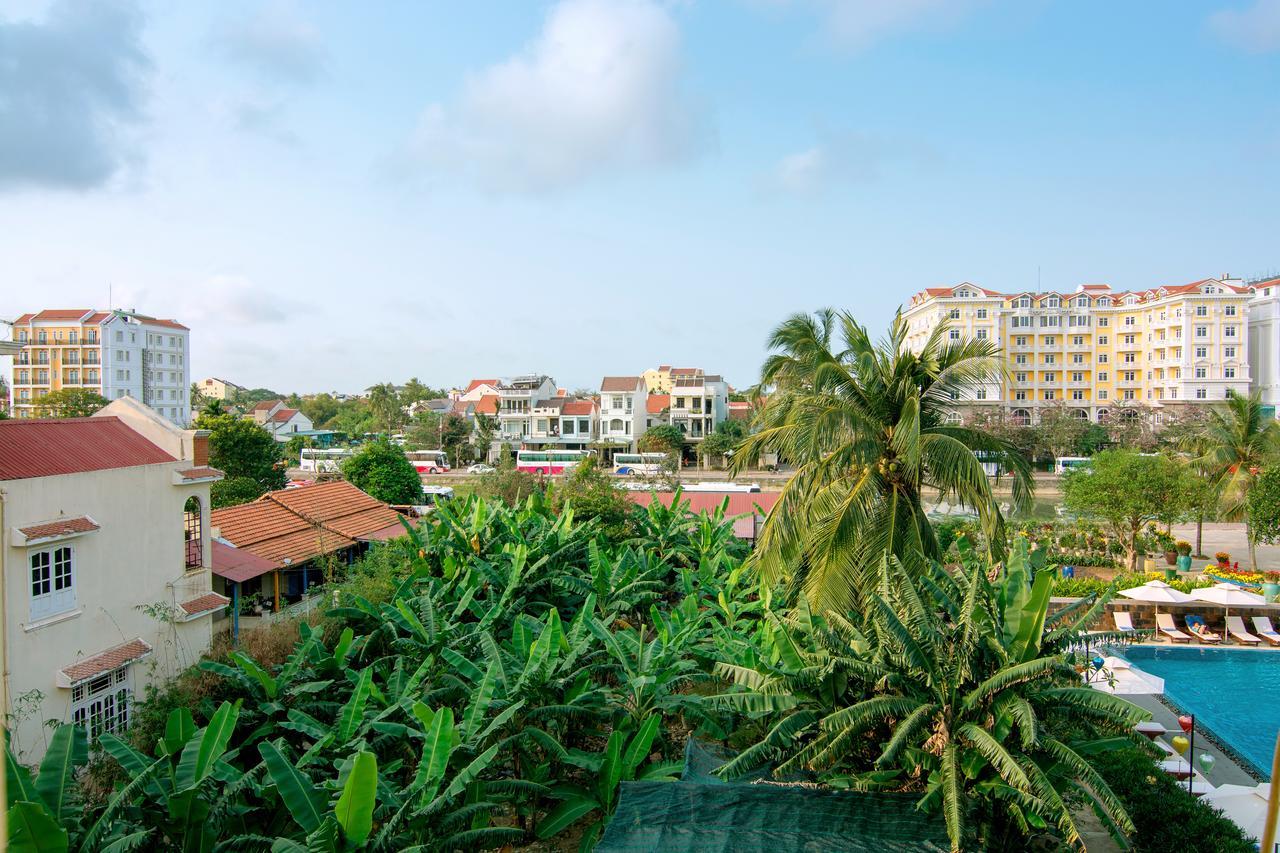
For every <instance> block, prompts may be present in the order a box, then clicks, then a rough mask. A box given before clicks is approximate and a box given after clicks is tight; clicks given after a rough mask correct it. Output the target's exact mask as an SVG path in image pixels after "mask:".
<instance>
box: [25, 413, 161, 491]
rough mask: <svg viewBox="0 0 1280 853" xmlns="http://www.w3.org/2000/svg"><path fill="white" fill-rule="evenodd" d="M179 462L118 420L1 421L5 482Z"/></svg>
mask: <svg viewBox="0 0 1280 853" xmlns="http://www.w3.org/2000/svg"><path fill="white" fill-rule="evenodd" d="M177 461H178V460H177V459H175V458H174V457H172V456H170V455H169V454H168V453H165V452H164V451H163V450H161V449H160V448H159V447H157V446H156V445H155V444H152V443H151V442H150V441H148V440H147V439H146V438H144V437H143V436H142V434H141V433H138V432H135V431H134V430H132V429H130V428H129V426H128V425H127V424H126V423H125V422H124V421H122V420H120V419H119V418H117V417H110V416H106V417H94V418H63V419H50V420H41V419H30V420H28V419H23V418H15V419H12V420H4V421H0V480H25V479H28V478H32V477H52V476H55V475H58V474H81V473H84V472H86V471H105V470H108V469H111V468H133V467H135V466H138V465H155V464H157V463H160V462H177Z"/></svg>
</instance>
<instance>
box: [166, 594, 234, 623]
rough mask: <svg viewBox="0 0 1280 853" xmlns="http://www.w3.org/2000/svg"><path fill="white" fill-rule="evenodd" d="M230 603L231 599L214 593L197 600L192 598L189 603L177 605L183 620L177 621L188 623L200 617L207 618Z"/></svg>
mask: <svg viewBox="0 0 1280 853" xmlns="http://www.w3.org/2000/svg"><path fill="white" fill-rule="evenodd" d="M230 603H231V599H229V598H227V597H226V596H225V595H218V594H217V593H216V592H207V593H205V594H204V595H202V596H200V597H199V598H193V599H191V600H190V601H184V602H182V603H181V604H179V605H178V609H180V610H181V611H182V612H183V618H182V619H180V620H179V621H181V622H190V621H191V620H192V619H198V618H199V617H201V616H207V615H208V614H210V613H215V612H217V611H219V610H221V609H222V608H224V607H226V606H227V605H228V604H230Z"/></svg>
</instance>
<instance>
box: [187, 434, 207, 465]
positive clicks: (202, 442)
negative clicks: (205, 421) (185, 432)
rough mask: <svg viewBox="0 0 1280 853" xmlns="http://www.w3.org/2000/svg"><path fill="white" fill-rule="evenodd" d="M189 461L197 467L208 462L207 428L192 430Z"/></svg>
mask: <svg viewBox="0 0 1280 853" xmlns="http://www.w3.org/2000/svg"><path fill="white" fill-rule="evenodd" d="M191 462H192V464H194V465H195V466H196V467H197V468H202V467H204V466H205V465H208V464H209V430H207V429H198V430H194V431H193V432H192V435H191Z"/></svg>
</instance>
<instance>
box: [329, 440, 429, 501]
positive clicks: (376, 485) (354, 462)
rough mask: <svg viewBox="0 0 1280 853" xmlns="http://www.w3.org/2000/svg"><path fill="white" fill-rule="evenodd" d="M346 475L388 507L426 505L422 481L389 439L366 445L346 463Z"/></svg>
mask: <svg viewBox="0 0 1280 853" xmlns="http://www.w3.org/2000/svg"><path fill="white" fill-rule="evenodd" d="M342 474H343V476H345V477H346V478H347V480H349V481H350V482H351V484H352V485H354V486H355V487H356V488H358V489H360V490H362V491H364V492H368V493H369V494H370V495H373V496H374V497H375V498H377V499H378V500H380V501H383V502H384V503H389V504H418V503H421V502H422V479H421V478H420V477H419V476H418V472H417V470H416V469H415V468H414V467H413V463H412V462H410V461H409V459H408V457H406V456H405V455H404V451H403V450H401V449H400V448H399V447H397V446H396V445H394V444H392V443H391V442H390V441H387V440H385V439H379V440H377V441H372V442H370V443H368V444H366V445H365V446H364V447H362V448H360V449H359V450H358V451H356V453H355V454H354V455H352V456H351V457H349V458H347V459H346V460H345V461H343V463H342Z"/></svg>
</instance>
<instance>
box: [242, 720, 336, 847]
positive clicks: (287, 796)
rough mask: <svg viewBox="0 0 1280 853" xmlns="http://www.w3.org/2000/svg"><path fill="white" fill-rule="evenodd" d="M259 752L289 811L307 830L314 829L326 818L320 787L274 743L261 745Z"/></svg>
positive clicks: (308, 831) (309, 831) (259, 745)
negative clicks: (318, 788) (317, 788)
mask: <svg viewBox="0 0 1280 853" xmlns="http://www.w3.org/2000/svg"><path fill="white" fill-rule="evenodd" d="M258 752H259V754H261V755H262V760H263V762H265V763H266V765H267V773H268V774H269V775H270V776H271V781H272V782H274V783H275V786H276V790H278V791H279V792H280V799H281V800H282V801H284V804H285V806H286V807H287V808H288V809H289V814H291V815H293V819H294V820H295V821H297V822H298V826H300V827H302V829H303V831H304V832H307V833H311V832H314V831H315V830H316V829H317V828H318V827H319V826H320V824H321V823H322V822H323V821H324V800H325V798H324V795H323V794H322V793H321V792H320V791H318V790H316V787H315V785H313V784H312V783H311V780H310V779H309V778H307V776H306V774H304V773H302V771H300V770H298V768H296V767H294V766H293V764H291V763H290V762H289V759H287V758H285V757H284V755H282V754H281V753H280V750H279V749H278V748H276V746H275V744H273V743H265V742H264V743H260V744H258Z"/></svg>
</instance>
